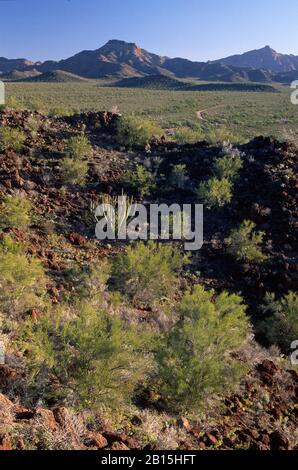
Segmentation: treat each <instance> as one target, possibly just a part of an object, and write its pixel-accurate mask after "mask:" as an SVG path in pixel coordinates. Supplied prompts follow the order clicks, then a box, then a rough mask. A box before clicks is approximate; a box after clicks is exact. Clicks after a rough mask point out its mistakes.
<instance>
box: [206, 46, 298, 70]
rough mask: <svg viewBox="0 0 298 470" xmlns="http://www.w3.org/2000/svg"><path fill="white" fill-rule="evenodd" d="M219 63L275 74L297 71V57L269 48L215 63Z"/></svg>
mask: <svg viewBox="0 0 298 470" xmlns="http://www.w3.org/2000/svg"><path fill="white" fill-rule="evenodd" d="M219 62H220V63H222V64H226V65H232V66H235V67H252V68H255V69H267V70H270V71H272V72H275V73H278V72H290V71H292V70H298V56H294V55H287V54H280V53H278V52H276V51H275V50H274V49H271V47H269V46H266V47H263V48H262V49H256V50H253V51H249V52H246V53H244V54H238V55H233V56H230V57H226V58H224V59H219V60H217V61H215V63H219Z"/></svg>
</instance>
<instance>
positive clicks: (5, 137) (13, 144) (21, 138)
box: [0, 126, 26, 152]
mask: <svg viewBox="0 0 298 470" xmlns="http://www.w3.org/2000/svg"><path fill="white" fill-rule="evenodd" d="M25 140H26V136H25V134H24V132H23V131H21V130H20V129H17V128H14V127H5V126H3V127H0V150H1V151H4V150H14V151H15V152H20V151H21V150H22V148H23V144H24V142H25Z"/></svg>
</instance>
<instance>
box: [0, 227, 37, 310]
mask: <svg viewBox="0 0 298 470" xmlns="http://www.w3.org/2000/svg"><path fill="white" fill-rule="evenodd" d="M45 283H46V278H45V273H44V270H43V267H42V264H41V263H40V261H39V260H37V259H36V258H29V257H28V256H26V254H25V252H24V247H23V246H22V245H20V244H18V243H16V242H14V241H13V239H12V238H11V237H9V236H8V235H5V236H4V237H3V238H2V241H1V245H0V302H1V309H2V310H3V311H5V312H6V313H8V314H10V315H12V316H13V315H15V314H18V313H22V312H25V311H27V310H29V309H32V308H37V307H41V306H42V305H43V303H44V295H45Z"/></svg>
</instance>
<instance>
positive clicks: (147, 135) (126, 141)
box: [117, 116, 163, 147]
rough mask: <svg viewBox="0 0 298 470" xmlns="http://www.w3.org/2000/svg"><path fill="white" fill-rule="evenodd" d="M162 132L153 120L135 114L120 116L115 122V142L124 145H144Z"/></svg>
mask: <svg viewBox="0 0 298 470" xmlns="http://www.w3.org/2000/svg"><path fill="white" fill-rule="evenodd" d="M162 134H163V131H162V129H161V128H160V127H159V126H158V125H157V124H155V123H154V122H151V121H148V120H144V119H141V118H138V117H136V116H125V117H121V118H120V119H119V120H118V123H117V142H118V143H119V144H120V145H123V146H125V147H133V146H135V145H142V146H145V145H147V144H148V143H150V141H151V140H152V139H153V137H160V136H161V135H162Z"/></svg>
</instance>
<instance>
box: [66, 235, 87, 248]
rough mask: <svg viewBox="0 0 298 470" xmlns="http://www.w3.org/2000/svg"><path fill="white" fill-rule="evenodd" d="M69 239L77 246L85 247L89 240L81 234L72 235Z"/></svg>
mask: <svg viewBox="0 0 298 470" xmlns="http://www.w3.org/2000/svg"><path fill="white" fill-rule="evenodd" d="M67 238H68V239H69V241H70V242H71V243H73V244H74V245H76V246H85V245H86V244H87V242H88V240H87V239H86V238H85V237H83V235H80V234H79V233H70V234H69V235H68V237H67Z"/></svg>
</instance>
